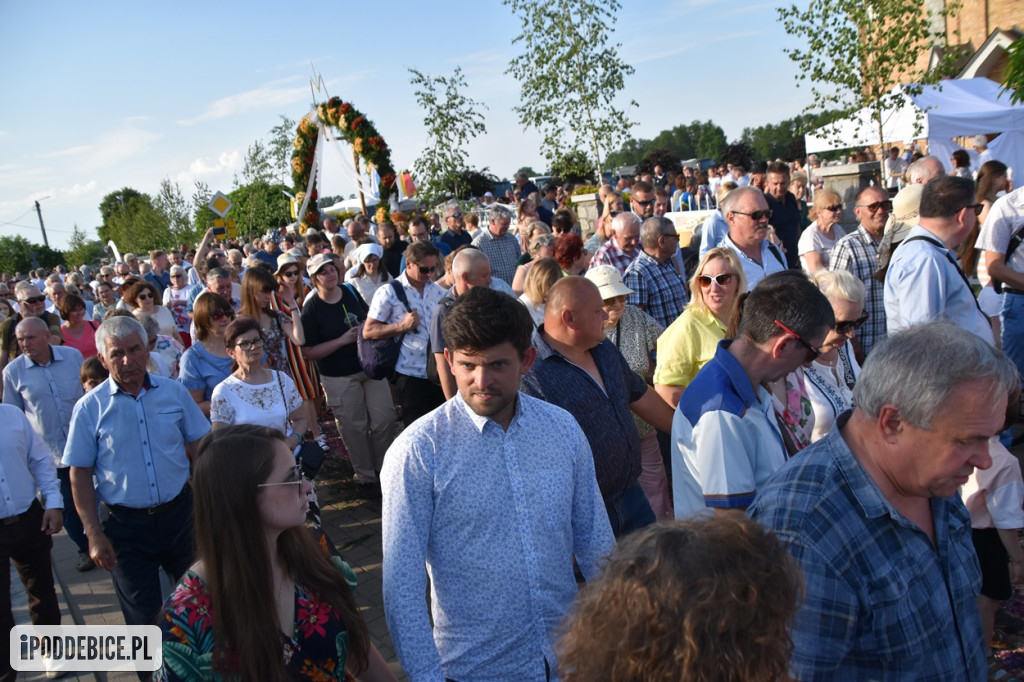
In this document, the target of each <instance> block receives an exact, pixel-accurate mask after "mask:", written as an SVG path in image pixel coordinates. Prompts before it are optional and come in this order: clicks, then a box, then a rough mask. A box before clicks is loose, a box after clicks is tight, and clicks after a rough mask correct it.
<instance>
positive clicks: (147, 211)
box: [96, 187, 174, 253]
mask: <svg viewBox="0 0 1024 682" xmlns="http://www.w3.org/2000/svg"><path fill="white" fill-rule="evenodd" d="M100 215H101V216H103V225H102V226H101V227H99V228H97V230H96V231H97V232H98V233H99V235H100V239H102V240H103V242H104V243H106V242H107V241H108V240H111V239H112V240H113V241H114V243H115V244H116V245H117V248H118V249H120V250H121V252H122V253H124V252H128V251H130V252H133V253H147V252H148V251H149V250H150V249H154V248H169V247H171V246H173V245H174V237H173V235H172V233H171V229H170V224H169V223H168V221H167V219H166V218H165V217H164V215H163V214H162V213H160V211H158V210H157V209H156V208H155V207H154V206H153V200H152V199H151V198H150V196H149V195H148V194H143V193H141V192H138V191H136V190H133V189H132V188H130V187H124V188H122V189H120V190H117V191H116V192H111V193H109V194H107V195H106V196H105V197H103V200H102V201H101V202H100Z"/></svg>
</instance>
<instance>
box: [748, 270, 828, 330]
mask: <svg viewBox="0 0 1024 682" xmlns="http://www.w3.org/2000/svg"><path fill="white" fill-rule="evenodd" d="M776 320H778V321H779V322H781V323H782V324H784V325H786V326H787V327H789V328H790V329H792V330H793V331H794V332H796V333H797V334H799V335H800V336H801V338H805V339H806V338H807V337H810V336H814V335H815V334H819V333H821V332H822V331H823V330H827V329H831V328H832V326H833V325H834V324H835V323H836V317H835V313H833V312H832V304H831V303H829V301H828V299H827V298H825V294H823V293H821V291H820V290H819V289H818V287H817V286H815V285H814V283H813V282H811V280H809V279H808V278H807V277H806V276H805V275H804V274H803V273H802V272H799V271H798V270H785V271H783V272H776V273H773V274H771V275H768V276H767V277H765V278H764V279H762V280H761V281H760V282H758V284H757V286H755V287H754V289H753V291H751V292H750V294H748V295H747V297H746V300H745V301H744V303H743V312H742V313H741V316H740V322H739V334H740V335H741V336H746V337H747V338H749V339H750V340H752V341H753V342H754V343H765V342H767V341H770V340H771V339H773V338H775V337H776V336H778V335H779V334H785V333H786V332H785V331H784V330H783V329H782V327H780V326H779V325H777V324H775V321H776Z"/></svg>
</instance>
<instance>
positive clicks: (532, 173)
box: [516, 166, 541, 178]
mask: <svg viewBox="0 0 1024 682" xmlns="http://www.w3.org/2000/svg"><path fill="white" fill-rule="evenodd" d="M520 173H526V177H528V178H535V177H537V176H538V175H541V174H540V173H538V172H537V171H535V170H533V167H532V166H523V167H522V168H520V169H519V170H517V171H516V175H519V174H520Z"/></svg>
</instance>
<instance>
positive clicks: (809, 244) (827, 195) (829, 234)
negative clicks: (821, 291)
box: [797, 189, 846, 275]
mask: <svg viewBox="0 0 1024 682" xmlns="http://www.w3.org/2000/svg"><path fill="white" fill-rule="evenodd" d="M810 217H811V218H813V219H814V222H813V223H811V224H810V225H808V226H807V229H805V230H804V231H803V233H802V234H801V235H800V241H799V242H798V244H797V251H799V253H800V264H801V265H802V266H803V268H804V272H806V273H807V274H808V275H813V274H814V273H816V272H818V271H819V270H828V257H829V253H830V252H831V251H832V247H833V246H835V243H836V242H837V241H839V239H840V238H842V237H845V236H846V230H844V229H843V227H842V225H840V224H839V219H840V218H842V217H843V201H842V199H840V198H839V195H838V194H836V193H835V192H833V191H832V190H830V189H822V190H818V192H817V193H816V194H815V195H814V206H813V207H812V208H811V212H810Z"/></svg>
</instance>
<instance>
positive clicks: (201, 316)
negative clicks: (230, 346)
mask: <svg viewBox="0 0 1024 682" xmlns="http://www.w3.org/2000/svg"><path fill="white" fill-rule="evenodd" d="M234 317H235V312H234V310H232V308H231V304H230V303H228V301H227V299H225V298H224V297H222V296H220V295H219V294H215V293H213V292H212V291H204V292H203V293H202V294H200V295H199V296H198V297H197V298H196V300H195V303H193V306H192V319H193V321H194V322H195V324H196V342H195V343H193V344H192V346H191V347H190V348H189V349H188V350H187V351H185V354H184V355H182V356H181V366H180V369H179V370H178V381H180V382H181V383H182V384H184V386H185V388H187V389H188V391H189V393H191V394H192V399H193V400H195V401H196V403H197V404H198V405H199V407H200V408H202V410H203V413H204V414H205V415H206V416H210V397H211V396H212V395H213V389H214V388H215V387H216V386H217V384H219V383H220V382H222V381H224V380H225V379H227V378H228V375H230V374H231V356H230V355H228V352H227V346H225V345H224V330H225V329H226V328H227V326H228V325H229V324H230V323H231V320H232V319H234Z"/></svg>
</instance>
